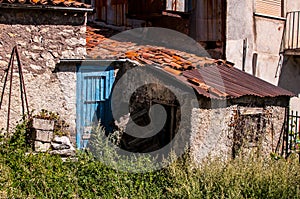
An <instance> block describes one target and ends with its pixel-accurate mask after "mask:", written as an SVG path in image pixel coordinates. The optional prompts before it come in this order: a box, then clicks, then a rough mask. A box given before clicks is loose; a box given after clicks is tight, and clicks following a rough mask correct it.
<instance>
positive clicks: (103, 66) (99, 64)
mask: <svg viewBox="0 0 300 199" xmlns="http://www.w3.org/2000/svg"><path fill="white" fill-rule="evenodd" d="M113 62H115V60H91V61H83V62H82V63H81V64H79V65H77V67H76V147H77V148H78V149H81V148H82V146H81V141H82V132H81V130H82V119H83V117H82V105H81V103H82V98H81V96H82V95H81V91H82V86H83V85H82V81H83V79H82V72H93V71H94V72H101V71H103V72H105V71H111V70H112V71H114V69H113V67H112V66H111V64H112V63H113ZM113 83H114V73H113V72H112V73H110V78H109V84H110V90H111V89H112V87H113Z"/></svg>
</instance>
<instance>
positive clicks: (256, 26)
mask: <svg viewBox="0 0 300 199" xmlns="http://www.w3.org/2000/svg"><path fill="white" fill-rule="evenodd" d="M227 6H228V7H227V46H226V56H227V59H228V60H230V61H232V62H234V63H236V67H237V68H240V69H242V60H243V40H244V39H247V56H246V65H245V71H246V72H248V73H250V74H256V76H257V77H259V78H261V79H263V80H266V81H268V82H270V83H272V84H274V85H278V77H277V78H276V77H275V75H276V69H277V66H278V62H279V49H280V44H281V39H282V33H283V29H284V23H285V21H284V20H282V19H280V18H278V19H269V18H266V17H261V16H255V15H254V11H255V7H254V6H255V5H254V1H239V0H229V1H227ZM299 9H300V2H298V1H292V0H286V1H285V10H286V11H295V10H299ZM254 53H257V55H258V59H257V66H256V69H255V68H254V67H253V65H254V62H253V54H254Z"/></svg>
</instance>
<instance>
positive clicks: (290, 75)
mask: <svg viewBox="0 0 300 199" xmlns="http://www.w3.org/2000/svg"><path fill="white" fill-rule="evenodd" d="M299 83H300V56H287V57H285V58H284V62H283V66H282V69H281V73H280V77H279V82H278V86H279V87H281V88H284V89H286V90H289V91H291V92H293V93H295V94H299V93H300V84H299Z"/></svg>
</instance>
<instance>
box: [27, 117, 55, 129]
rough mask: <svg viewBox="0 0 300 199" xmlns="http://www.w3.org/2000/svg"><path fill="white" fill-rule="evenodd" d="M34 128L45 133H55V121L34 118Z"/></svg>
mask: <svg viewBox="0 0 300 199" xmlns="http://www.w3.org/2000/svg"><path fill="white" fill-rule="evenodd" d="M32 126H33V128H35V129H39V130H43V131H53V129H54V121H52V120H44V119H37V118H34V119H33V123H32Z"/></svg>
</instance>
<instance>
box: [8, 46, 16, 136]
mask: <svg viewBox="0 0 300 199" xmlns="http://www.w3.org/2000/svg"><path fill="white" fill-rule="evenodd" d="M15 51H16V49H15V48H14V52H15ZM10 70H11V72H10V80H9V96H8V108H7V125H6V131H7V132H8V131H9V122H10V105H11V94H12V79H13V73H14V56H13V55H12V65H11V69H10Z"/></svg>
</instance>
